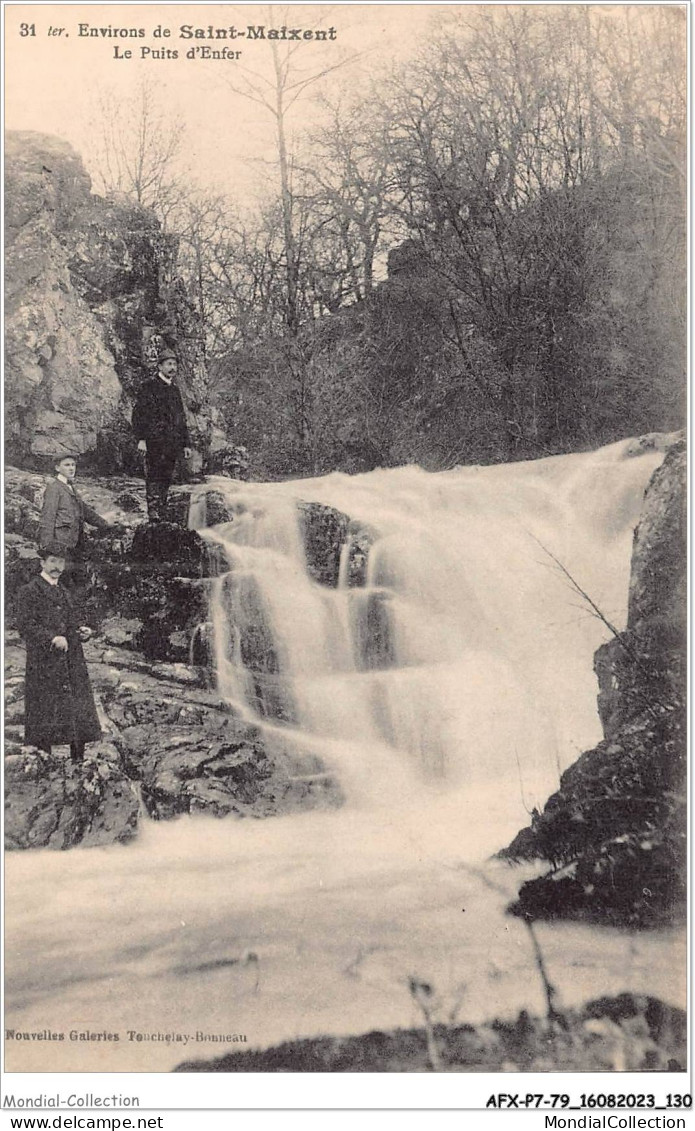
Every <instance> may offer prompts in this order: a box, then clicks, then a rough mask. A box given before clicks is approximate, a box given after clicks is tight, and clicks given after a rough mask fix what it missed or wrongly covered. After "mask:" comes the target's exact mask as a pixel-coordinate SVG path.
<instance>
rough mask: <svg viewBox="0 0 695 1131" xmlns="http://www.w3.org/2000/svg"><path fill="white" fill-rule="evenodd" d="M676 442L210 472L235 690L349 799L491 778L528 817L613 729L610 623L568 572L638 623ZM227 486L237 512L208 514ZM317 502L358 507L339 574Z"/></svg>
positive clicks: (207, 531) (615, 620) (228, 683)
mask: <svg viewBox="0 0 695 1131" xmlns="http://www.w3.org/2000/svg"><path fill="white" fill-rule="evenodd" d="M661 458H662V456H661V454H660V453H654V452H650V453H646V454H641V455H638V456H631V455H629V453H628V444H627V443H626V442H622V443H619V444H614V445H611V446H609V447H607V448H604V449H602V450H600V451H598V452H594V453H589V454H586V455H572V456H558V457H551V458H548V459H544V460H539V461H534V462H529V463H525V464H511V465H501V466H494V467H461V468H456V469H454V470H452V471H447V472H442V473H427V472H424V471H422V470H421V469H420V468H417V467H404V468H398V469H393V470H377V471H373V472H370V473H368V474H364V475H359V476H346V475H342V474H336V473H334V474H331V475H328V476H325V477H321V478H316V479H311V480H303V481H292V482H287V483H274V484H256V483H240V482H237V481H230V480H228V479H223V478H219V479H218V478H215V479H213V480H211V481H209V482H208V483H207V484H205V485H203V486H201V487H200V488H198V489H197V491H196V492H194V496H193V500H192V515H193V516H194V520H195V525H196V526H197V527H199V528H200V529H199V532H200V533H201V535H202V536H203V537H204V538H206V539H207V540H208V541H209V542H210V543H211V545H212V546H214V547H215V557H216V558H217V559H218V562H219V563H220V564H219V566H218V568H219V576H218V577H217V578H216V579H215V581H214V582H213V585H212V591H211V621H212V624H213V636H214V654H215V664H216V672H217V681H218V686H219V690H220V692H221V695H222V696H223V697H224V698H225V699H226V700H227V701H228V702H230V704H232V705H233V706H234V707H236V708H237V709H238V710H239V711H240V712H241V713H242V714H243V715H245V716H246V717H248V718H249V719H250V720H253V721H254V722H255V723H256V724H258V725H260V726H261V727H267V728H274V727H278V726H280V727H282V728H284V732H285V734H286V737H287V738H288V739H289V740H290V741H292V742H294V743H295V744H296V746H297V748H298V749H300V750H305V751H311V752H313V753H318V754H319V756H320V757H321V758H322V760H323V761H324V762H325V763H326V764H327V766H328V767H329V768H330V769H331V770H332V771H334V772H335V773H336V774H337V776H338V777H339V779H340V781H341V785H342V786H343V788H344V790H345V792H346V795H347V798H348V801H349V802H351V803H356V804H359V803H369V804H374V803H379V802H380V801H383V800H384V797H385V794H384V791H385V790H386V797H387V798H388V800H389V803H390V804H392V803H393V800H394V798H396V799H398V800H401V801H407V800H408V799H411V800H414V799H422V797H423V796H424V795H425V794H427V795H430V796H432V795H434V794H436V793H440V794H441V792H442V791H444V792H451V791H452V790H455V789H465V790H467V791H470V790H475V789H480V788H485V789H486V790H487V791H489V790H490V788H492V789H493V790H494V791H498V790H499V791H501V792H502V794H504V795H505V796H506V798H507V800H508V801H509V804H510V806H511V808H512V809H513V810H514V811H515V814H516V817H518V818H519V819H521V820H523V819H524V816H525V813H526V814H527V813H528V811H529V810H530V808H531V807H532V806H533V805H538V804H541V803H542V802H543V800H544V799H545V798H546V797H547V796H548V794H549V793H550V792H552V791H553V790H554V789H555V788H556V787H557V785H558V780H559V775H560V773H561V772H562V770H563V769H564V768H565V767H566V766H567V765H569V764H570V763H571V762H572V761H573V760H574V759H575V758H576V757H577V755H578V754H579V753H580V752H581V750H583V749H586V748H587V747H589V746H591V745H593V744H594V743H595V742H596V741H597V740H598V739H599V738H600V737H601V733H600V727H599V722H598V715H597V711H596V687H595V680H594V676H593V671H592V657H593V653H594V651H595V650H596V648H597V647H598V646H599V644H600V643H602V641H603V640H605V639H606V636H607V630H606V628H605V626H604V625H603V624H602V623H601V621H600V620H599V619H598V618H597V617H596V616H595V615H594V614H593V613H592V610H591V608H590V606H589V604H588V603H587V602H586V601H585V600H582V598H581V596H580V594H579V593H578V591H577V589H576V587H575V586H573V584H572V581H571V580H570V577H571V578H573V579H574V580H575V581H576V583H577V586H579V587H581V588H582V589H583V590H584V591H585V592H586V593H587V594H589V595H590V596H591V598H592V600H593V601H594V602H595V603H596V604H597V605H598V606H599V607H600V608H601V610H602V611H603V612H604V613H605V615H606V617H607V618H608V619H609V620H610V622H611V623H612V624H613V625H615V626H616V627H617V628H618V629H620V628H622V627H623V626H624V622H625V615H626V607H627V592H628V579H629V566H630V547H631V539H632V531H633V528H634V526H635V524H636V522H637V520H638V517H639V511H640V505H641V499H642V495H643V492H644V489H645V486H646V484H647V482H648V479H649V476H650V475H651V473H652V471H653V470H654V468H655V467H656V466H657V465H658V463H659V462H660V460H661ZM211 491H212V492H214V493H215V496H216V498H217V499H218V500H219V499H220V497H221V498H222V499H223V500H224V504H225V505H224V508H223V509H224V513H225V516H226V517H227V518H228V521H225V522H221V523H218V524H217V525H214V526H207V527H205V526H204V525H203V523H204V517H205V513H206V507H205V498H206V494H207V495H209V493H210V492H211ZM307 504H311V505H317V504H318V506H319V508H326V507H330V508H334V509H335V510H336V511H338V512H340V514H341V515H342V516H346V517H347V521H346V523H345V525H344V529H343V530H342V531H341V541H340V544H339V546H338V547H337V550H338V553H339V567H338V569H337V577H336V579H335V580H336V582H337V583H336V584H335V586H328V585H325V584H320V583H319V582H318V581H317V580H316V579H315V577H314V576H312V571H311V569H310V567H309V564H308V562H307V553H306V539H305V537H303V526H302V523H303V522H306V513H307V506H306V505H307ZM302 508H303V509H302ZM219 511H220V507H219V505H217V506H216V507H215V508H214V515H215V517H219ZM333 548H334V547H328V548H327V549H333ZM356 552H359V553H361V554H362V555H363V556H365V557H366V561H365V563H364V569H363V570H362V571H361V573H360V572H359V571H357V576H353V574H354V573H355V571H353V570H352V569H351V565H352V562H353V557H354V555H355V553H356ZM562 567H564V569H563V568H562ZM565 570H566V571H567V573H569V575H570V577H568V576H567V573H565V572H564V571H565Z"/></svg>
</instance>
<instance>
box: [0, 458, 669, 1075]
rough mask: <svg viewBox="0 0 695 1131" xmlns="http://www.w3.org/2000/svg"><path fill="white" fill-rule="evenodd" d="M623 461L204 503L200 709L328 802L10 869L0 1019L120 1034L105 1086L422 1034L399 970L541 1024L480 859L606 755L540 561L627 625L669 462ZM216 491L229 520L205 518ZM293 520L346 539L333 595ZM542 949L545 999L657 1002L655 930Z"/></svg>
mask: <svg viewBox="0 0 695 1131" xmlns="http://www.w3.org/2000/svg"><path fill="white" fill-rule="evenodd" d="M628 447H629V445H628V442H624V443H620V444H615V445H612V446H611V447H608V448H605V449H603V450H601V451H599V452H595V453H590V454H586V455H575V456H564V457H554V458H550V459H546V460H542V461H538V462H533V463H525V464H513V465H504V466H499V467H489V468H472V467H471V468H459V469H455V470H452V471H449V472H445V473H439V474H427V473H425V472H423V471H421V470H420V469H418V468H415V467H407V468H400V469H395V470H389V471H374V472H371V473H369V474H366V475H361V476H356V477H349V476H345V475H340V474H333V475H329V476H326V477H323V478H318V479H313V480H303V481H294V482H287V483H282V484H246V483H238V482H236V481H229V480H224V479H220V480H214V481H212V482H211V483H208V484H206V485H205V487H204V488H201V489H200V491H199V492H198V496H197V499H194V505H193V507H192V511H191V515H192V524H193V525H195V526H196V527H198V528H199V529H200V532H201V534H202V535H203V537H204V538H206V539H207V540H208V542H209V543H210V544H211V557H212V556H214V557H215V559H216V560H217V561H218V563H219V566H218V576H217V577H216V578H215V579H214V580H213V582H212V592H211V602H210V604H211V608H210V615H211V621H212V632H211V637H212V647H213V652H214V658H215V665H216V671H217V680H218V686H219V691H220V694H221V695H222V696H223V697H224V698H225V699H226V700H227V701H228V702H229V703H230V704H231V705H233V706H234V707H235V708H236V709H237V710H238V711H239V712H241V713H242V714H243V715H245V716H246V717H247V718H248V719H249V720H253V721H254V723H256V724H257V725H258V726H259V728H261V730H263V729H265V730H267V731H268V732H270V733H271V734H273V735H277V734H278V733H281V735H282V737H283V741H284V742H285V745H286V746H290V747H291V746H294V747H295V748H296V750H297V752H298V753H299V754H309V755H313V756H316V757H318V759H319V760H320V762H322V763H323V764H324V766H325V767H326V768H327V769H328V771H329V772H330V773H331V774H333V775H335V777H336V778H337V779H338V781H339V782H340V786H341V788H342V790H343V792H344V794H345V799H346V801H345V805H344V806H343V807H342V808H341V809H340V810H332V811H328V812H307V813H302V814H299V815H294V816H286V817H278V818H272V819H267V820H265V821H233V820H225V821H215V820H213V819H206V818H200V817H199V818H186V819H181V820H179V821H175V822H161V823H158V824H157V823H150V824H147V825H145V826H144V828H143V829H142V831H141V834H140V836H139V838H138V840H137V841H136V842H134V843H133V844H132V845H129V846H127V847H117V846H114V847H112V848H105V849H88V850H81V849H75V850H72V851H71V852H69V853H63V854H59V853H50V852H36V853H34V852H31V853H30V852H27V853H21V854H20V853H15V854H12V855H10V856H9V857H8V859H7V882H6V904H7V907H6V921H7V923H8V937H7V948H6V972H7V980H8V995H9V999H8V1000H9V1012H8V1017H7V1019H6V1020H7V1023H8V1024H10V1023H12V1024H14V1025H16V1026H18V1027H19V1026H21V1027H22V1028H26V1029H42V1028H44V1027H46V1026H50V1027H53V1028H56V1027H57V1028H62V1029H64V1028H66V1026H68V1024H70V1025H71V1024H88V1025H89V1026H90V1027H92V1028H99V1029H103V1028H108V1029H112V1030H114V1031H115V1030H118V1031H119V1032H121V1033H122V1034H123V1036H122V1038H121V1041H120V1042H118V1043H117V1044H114V1045H112V1046H110V1047H109V1060H108V1067H110V1068H118V1069H123V1070H125V1069H131V1070H156V1069H161V1068H168V1067H171V1066H173V1065H175V1064H176V1063H178V1062H180V1061H181V1060H182V1059H184V1058H190V1057H191V1056H199V1057H201V1056H210V1055H214V1054H216V1053H219V1052H221V1051H226V1050H223V1049H220V1047H219V1046H210V1045H198V1046H195V1047H194V1046H193V1045H190V1044H189V1045H188V1047H186V1048H182V1047H181V1046H180V1045H179V1046H175V1045H174V1044H167V1043H166V1042H158V1041H156V1040H153V1041H152V1042H151V1043H146V1042H144V1043H138V1042H135V1041H133V1040H131V1039H130V1038H127V1037H126V1035H125V1034H126V1033H127V1031H128V1030H131V1031H132V1030H137V1031H139V1032H144V1033H148V1032H152V1031H156V1032H162V1031H171V1032H174V1031H178V1032H182V1033H193V1032H194V1031H198V1030H204V1031H206V1032H231V1031H245V1032H246V1033H247V1034H248V1039H249V1044H260V1045H262V1044H267V1043H270V1042H273V1041H278V1040H282V1039H287V1038H290V1037H293V1036H298V1035H309V1034H314V1033H321V1032H335V1033H346V1032H359V1031H362V1030H365V1029H368V1028H370V1027H373V1026H381V1027H384V1026H389V1025H408V1024H417V1023H419V1022H420V1021H421V1018H420V1017H419V1016H418V1014H417V1012H415V1013H413V1003H412V1001H411V999H410V997H409V994H408V992H407V988H406V987H407V982H408V977H409V976H410V975H417V976H418V977H424V978H426V979H427V980H429V981H431V982H432V983H433V984H434V985H435V986H436V988H437V991H438V993H439V994H440V996H441V997H442V999H443V1000H444V1001H446V1000H449V1001H453V1000H454V999H458V998H459V997H460V987H461V984H462V982H466V985H467V989H466V995H465V1008H464V1009H463V1012H462V1015H463V1016H464V1017H465V1018H466V1019H470V1020H475V1019H476V1018H479V1017H484V1016H490V1015H491V1014H493V1013H495V1012H497V1013H507V1014H513V1013H514V1012H515V1011H516V1010H518V1009H519V1008H522V1007H524V1008H529V1009H532V1010H536V1011H538V1010H542V1009H543V1000H542V990H541V987H540V986H539V985H537V984H536V981H535V979H534V976H533V963H532V962H531V961H530V960H529V953H528V945H527V940H526V936H525V934H524V931H523V928H522V927H521V926H520V925H519V924H518V922H517V921H515V920H513V919H509V917H506V916H505V915H504V914H503V910H504V906H505V902H506V900H507V899H508V898H511V897H512V896H513V894H514V893H515V891H516V888H517V886H518V883H519V879H520V877H519V873H518V872H514V871H511V870H509V869H507V868H506V867H503V866H502V865H500V864H497V865H490V864H485V860H486V857H487V856H488V855H489V853H490V852H492V851H494V850H495V849H496V848H498V847H500V846H501V845H502V844H504V843H506V842H507V841H508V840H509V839H510V838H511V837H512V836H513V835H514V833H515V832H516V831H517V830H518V828H519V827H521V826H522V825H524V824H526V823H527V822H528V815H529V812H530V810H531V808H532V807H533V806H534V805H536V804H539V803H542V802H543V801H544V800H545V798H546V797H547V796H548V794H549V793H550V792H552V791H553V790H554V789H555V788H556V787H557V783H558V777H559V774H560V773H561V771H562V769H564V767H565V766H566V765H568V764H569V763H570V762H572V761H573V760H574V759H575V758H576V757H577V755H578V754H579V753H580V752H581V751H582V750H584V749H587V748H588V747H590V746H592V745H593V744H594V743H595V742H596V740H597V739H598V738H600V736H601V732H600V725H599V720H598V715H597V710H596V684H595V678H594V675H593V671H592V657H593V653H594V651H595V649H596V648H597V647H598V646H599V644H600V643H601V642H602V641H603V640H605V639H606V637H607V635H608V633H607V630H606V628H605V626H604V625H603V624H602V623H601V621H600V620H599V619H598V618H597V617H596V616H595V615H593V614H592V612H591V609H590V608H589V607H588V605H587V603H586V601H584V600H582V599H581V598H580V596H579V594H578V591H577V589H576V588H575V587H574V586H573V585H572V583H571V582H570V580H569V578H568V576H567V573H565V572H563V569H562V568H561V567H560V566H559V565H558V563H561V564H562V566H563V567H564V569H565V570H566V571H568V573H569V574H570V575H571V577H572V578H574V579H575V581H576V583H577V585H578V586H580V587H581V588H582V589H583V590H584V591H585V592H586V593H588V594H589V595H590V596H591V598H592V600H593V601H594V602H595V603H596V605H598V606H599V607H600V608H601V610H602V611H603V612H604V614H605V616H606V617H607V618H608V620H609V621H610V622H611V623H612V624H614V625H615V626H616V627H617V628H618V629H620V628H622V627H623V625H624V622H625V614H626V607H627V593H628V579H629V566H630V547H631V538H632V531H633V528H634V526H635V524H636V522H637V520H638V517H639V512H640V506H641V500H642V495H643V492H644V489H645V487H646V484H647V482H648V480H649V477H650V475H651V473H652V472H653V470H654V469H655V468H656V466H657V465H658V464H659V462H660V461H661V458H662V457H661V454H660V453H656V452H647V453H642V454H638V455H635V456H631V455H630V454H629V451H628ZM211 489H214V491H216V492H221V493H222V494H223V496H224V499H225V503H226V507H227V509H228V511H229V512H230V513H231V515H232V518H231V521H226V522H222V523H218V524H217V525H214V526H208V525H207V521H206V519H207V516H206V501H205V496H206V492H207V493H208V494H209V492H210V490H211ZM307 504H309V505H310V508H309V509H311V505H314V504H320V505H321V506H323V508H326V507H331V508H335V509H336V510H337V511H339V512H341V513H342V514H343V515H345V516H348V518H349V520H350V521H349V525H348V524H347V522H344V523H343V527H341V531H342V534H341V538H340V541H341V542H342V549H339V548H335V547H334V548H335V549H336V553H337V552H338V550H339V561H338V559H337V558H336V562H335V565H336V568H335V571H334V576H332V577H331V580H333V581H335V582H336V584H335V585H333V586H331V585H327V584H319V583H318V582H317V580H316V579H315V570H312V564H314V565H315V563H312V562H311V561H309V556H310V555H308V554H307V541H306V538H305V537H304V533H303V532H304V531H305V529H306V523H307V518H306V515H307ZM218 509H219V508H218ZM319 510H320V507H319ZM302 516H303V517H302ZM216 517H219V516H216ZM213 548H214V554H213V553H212V551H213ZM323 580H324V581H325V580H326V579H325V578H324V579H323ZM480 868H482V869H483V872H482V873H481V872H480V871H479V869H480ZM490 869H492V870H493V877H494V884H493V888H491V887H490V886H489V882H488V881H489V879H490V874H491V873H490ZM481 876H482V878H481ZM493 889H494V890H493ZM497 889H502V890H501V892H500V891H499V890H497ZM505 892H506V895H505ZM539 930H540V932H541V935H542V936H543V945H544V953H545V957H546V963H547V964H548V966H549V969H550V971H551V974H553V975H554V976H553V981H554V982H555V983H556V984H557V985H559V986H560V989H561V992H564V997H565V1000H566V1001H567V1000H569V999H571V998H574V999H575V1000H577V999H585V998H586V997H588V996H590V995H592V994H595V993H597V992H606V993H611V992H620V991H621V990H623V989H637V990H642V991H649V992H653V993H656V994H660V995H661V996H662V997H664V998H665V999H666V1000H672V1001H674V1002H675V1003H679V1002H680V998H681V993H682V986H681V978H680V976H679V974H678V971H679V970H682V969H684V964H683V962H682V960H681V954H680V951H679V950H678V948H679V947H680V946H681V943H680V941H679V937H677V936H676V935H674V933H672V932H667V931H666V932H659V933H648V934H643V935H640V936H630V935H629V933H627V932H611V931H608V930H603V931H600V932H599V931H597V930H595V929H592V928H589V927H582V926H576V925H570V924H562V925H555V926H544V927H542V928H539ZM249 953H252V954H253V955H254V956H255V958H256V959H257V961H254V964H253V969H252V970H251V969H250V968H249V966H248V964H245V963H244V962H243V961H242V956H243V955H244V954H247V955H248V954H249ZM27 956H30V958H29V957H27ZM568 966H569V967H571V969H572V978H571V980H570V982H569V986H568V984H567V982H566V981H565V980H564V978H563V971H564V970H566V969H567V967H568ZM105 986H106V987H107V988H106V989H105ZM192 1039H193V1038H191V1040H192ZM7 1052H8V1057H9V1058H10V1059H9V1060H8V1062H7V1063H8V1068H10V1069H12V1068H13V1067H18V1068H20V1067H24V1068H30V1067H34V1068H38V1069H40V1068H42V1067H44V1065H42V1064H41V1059H40V1056H39V1054H38V1053H36V1051H35V1049H34V1050H32V1049H28V1048H26V1047H24V1048H19V1047H18V1046H16V1045H9V1046H8V1050H7ZM92 1054H93V1055H92ZM98 1054H99V1055H98V1056H97V1053H96V1052H94V1048H93V1047H92V1046H80V1047H78V1048H77V1050H75V1046H72V1045H71V1044H70V1042H69V1041H66V1042H65V1043H64V1044H62V1043H61V1044H60V1045H56V1046H55V1048H54V1049H52V1057H53V1061H52V1063H53V1066H54V1067H55V1068H57V1069H60V1068H65V1069H75V1068H78V1067H82V1068H87V1067H90V1066H91V1067H99V1066H104V1059H103V1058H104V1053H103V1051H102V1050H101V1049H99V1050H98ZM90 1057H91V1059H90Z"/></svg>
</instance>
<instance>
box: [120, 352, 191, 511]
mask: <svg viewBox="0 0 695 1131" xmlns="http://www.w3.org/2000/svg"><path fill="white" fill-rule="evenodd" d="M177 368H178V362H177V359H176V354H175V353H174V352H173V350H164V351H163V352H162V353H161V354H160V356H159V369H158V372H157V374H156V376H154V377H149V378H148V379H147V380H146V381H145V382H144V384H143V386H142V388H141V390H140V394H139V396H138V399H137V402H136V404H135V408H134V409H133V431H134V432H135V437H136V439H137V441H138V451H140V452H143V453H144V454H145V494H146V497H147V514H148V517H149V520H150V522H162V521H164V517H165V510H166V504H167V497H168V494H169V488H170V486H171V482H172V479H173V478H174V469H175V467H176V461H177V459H178V458H179V456H181V455H183V457H184V459H188V458H189V456H190V454H191V451H190V447H189V444H190V440H189V438H188V427H187V425H186V414H185V411H184V407H183V401H182V399H181V393H180V392H179V390H178V387H177V385H176V383H175V381H174V377H175V376H176V370H177Z"/></svg>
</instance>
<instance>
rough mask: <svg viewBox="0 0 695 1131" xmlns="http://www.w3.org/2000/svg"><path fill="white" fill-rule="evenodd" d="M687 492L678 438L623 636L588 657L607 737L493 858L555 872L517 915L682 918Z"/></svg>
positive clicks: (655, 483) (635, 575)
mask: <svg viewBox="0 0 695 1131" xmlns="http://www.w3.org/2000/svg"><path fill="white" fill-rule="evenodd" d="M686 488H687V463H686V451H685V442H684V441H682V440H681V441H679V442H677V443H675V444H674V445H673V446H672V447H671V448H670V450H669V451H668V453H667V455H666V458H665V459H664V462H663V464H662V466H661V467H660V468H659V469H658V470H657V471H656V472H655V473H654V475H653V476H652V479H651V482H650V483H649V486H648V488H647V491H646V494H645V499H644V505H643V509H642V515H641V519H640V523H639V525H638V527H637V529H636V531H635V538H634V547H633V555H632V569H631V577H630V597H629V608H628V626H627V629H626V631H625V632H622V633H620V634H619V635H618V636H616V637H615V638H614V639H613V640H611V641H610V642H609V643H607V644H604V645H603V646H602V647H601V648H600V649H599V650H598V652H597V653H596V656H595V670H596V673H597V676H598V680H599V696H598V706H599V713H600V716H601V721H602V724H603V730H604V735H605V737H604V740H603V742H601V743H600V744H599V745H598V746H597V747H596V748H595V749H594V750H589V751H588V752H587V753H585V754H582V756H581V757H580V758H579V759H578V761H577V762H575V763H574V765H572V766H570V767H569V769H568V770H566V772H565V773H564V774H563V775H562V779H561V782H560V789H559V790H558V792H557V793H555V794H553V796H552V797H551V798H550V799H549V800H548V802H547V804H546V806H545V808H544V810H543V812H542V813H537V812H536V813H534V818H533V821H532V824H531V826H530V828H528V829H524V830H523V831H522V832H521V833H519V835H518V836H517V837H516V839H515V840H514V841H513V843H512V844H511V845H510V846H509V848H508V849H506V850H505V851H504V852H503V853H502V855H503V856H506V857H507V858H510V859H531V858H534V857H535V858H540V859H544V860H548V861H550V862H551V863H552V864H553V865H554V868H553V871H552V873H550V874H548V875H547V876H545V877H542V878H541V879H538V880H533V881H530V882H529V883H527V884H524V885H523V886H522V888H521V891H520V893H519V902H518V904H517V905H516V906H515V908H514V910H516V911H517V913H519V914H524V915H528V916H529V917H531V918H548V917H556V916H572V917H587V918H598V919H600V920H602V921H605V920H609V921H615V922H620V923H637V924H639V925H644V926H648V925H652V924H655V923H659V922H670V921H671V920H672V918H673V916H674V915H675V914H678V913H680V912H684V909H685V897H686V880H687V876H686V860H687V856H686V811H687V794H686V712H685V691H686V622H685V610H686V591H687V557H686Z"/></svg>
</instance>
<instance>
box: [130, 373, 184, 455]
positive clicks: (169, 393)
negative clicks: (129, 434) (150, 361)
mask: <svg viewBox="0 0 695 1131" xmlns="http://www.w3.org/2000/svg"><path fill="white" fill-rule="evenodd" d="M133 431H134V433H135V439H136V440H145V441H146V442H147V447H148V450H149V449H150V448H151V447H156V448H159V449H161V450H166V451H171V452H181V451H183V449H184V448H187V447H188V446H189V444H190V441H189V438H188V427H187V425H186V413H185V411H184V407H183V401H182V400H181V393H180V392H179V390H178V388H177V386H176V385H175V384H174V382H173V381H172V382H171V384H170V385H167V384H166V382H165V381H162V379H161V377H149V378H148V379H147V380H146V381H145V382H144V384H143V385H142V387H141V389H140V392H139V394H138V399H137V401H136V404H135V408H134V409H133Z"/></svg>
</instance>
